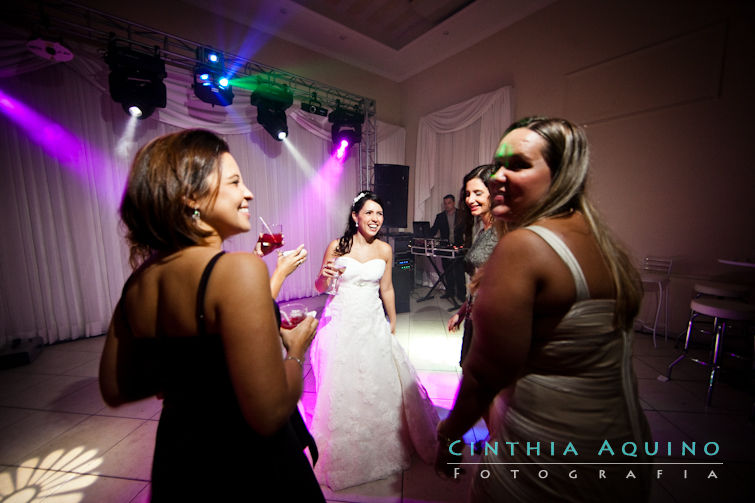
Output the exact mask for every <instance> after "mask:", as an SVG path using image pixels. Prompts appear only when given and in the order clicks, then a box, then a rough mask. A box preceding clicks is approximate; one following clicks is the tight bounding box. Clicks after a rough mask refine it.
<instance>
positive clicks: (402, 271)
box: [391, 253, 414, 313]
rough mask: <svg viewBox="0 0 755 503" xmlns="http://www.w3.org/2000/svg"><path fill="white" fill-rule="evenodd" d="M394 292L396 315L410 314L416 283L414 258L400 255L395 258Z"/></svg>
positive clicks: (403, 254)
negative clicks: (413, 285) (413, 288)
mask: <svg viewBox="0 0 755 503" xmlns="http://www.w3.org/2000/svg"><path fill="white" fill-rule="evenodd" d="M391 276H392V278H393V292H394V295H395V298H396V313H408V312H409V311H410V309H411V304H410V298H411V292H412V284H413V283H414V256H413V255H412V254H411V253H399V254H396V255H394V256H393V271H392V274H391Z"/></svg>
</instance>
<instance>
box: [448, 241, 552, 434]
mask: <svg viewBox="0 0 755 503" xmlns="http://www.w3.org/2000/svg"><path fill="white" fill-rule="evenodd" d="M542 244H543V243H542V241H541V240H539V238H538V237H537V236H536V235H535V234H534V233H532V232H529V231H525V230H521V231H514V232H511V233H510V234H508V235H507V236H506V237H505V238H504V239H502V240H501V242H500V244H499V245H498V246H497V247H496V249H495V251H494V252H493V254H492V256H491V257H490V259H489V260H488V262H487V263H486V265H485V266H484V270H483V275H482V279H481V281H480V287H479V290H478V292H477V297H476V298H475V303H474V307H473V308H472V320H473V323H474V330H475V334H474V338H473V339H472V346H471V348H470V351H469V354H468V355H467V357H466V359H465V361H464V369H463V377H462V381H461V384H460V387H459V392H458V395H457V397H456V403H455V404H454V408H453V410H452V411H451V413H450V414H449V416H448V418H447V419H446V420H445V421H444V422H443V423H441V425H440V426H439V428H438V431H439V433H440V434H441V435H442V436H444V437H448V438H451V439H458V438H461V436H462V435H463V434H464V433H465V432H466V431H467V430H469V428H471V427H472V426H473V425H474V423H475V422H476V421H477V420H478V419H479V418H480V416H481V415H482V414H483V413H484V412H485V411H486V410H487V409H488V407H489V406H490V402H491V401H492V400H493V398H494V397H495V396H496V395H497V394H498V393H499V392H500V391H501V390H502V389H504V388H505V387H507V386H509V385H511V384H512V383H514V382H515V381H516V379H517V377H518V376H519V375H520V373H521V371H522V369H523V367H524V364H525V361H526V358H527V354H528V352H529V349H530V342H531V338H532V319H533V306H534V301H535V294H536V292H537V285H538V282H539V281H540V279H541V273H540V267H539V265H538V260H537V257H538V251H540V249H541V246H542Z"/></svg>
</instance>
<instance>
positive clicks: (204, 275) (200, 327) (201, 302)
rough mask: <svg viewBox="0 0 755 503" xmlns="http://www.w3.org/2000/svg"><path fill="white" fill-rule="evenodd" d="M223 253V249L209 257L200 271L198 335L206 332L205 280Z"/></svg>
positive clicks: (208, 277)
mask: <svg viewBox="0 0 755 503" xmlns="http://www.w3.org/2000/svg"><path fill="white" fill-rule="evenodd" d="M224 253H225V251H220V252H218V253H217V254H216V255H215V256H214V257H212V258H211V259H210V261H209V262H208V263H207V265H206V266H205V268H204V271H203V272H202V278H201V279H200V280H199V288H198V289H197V330H198V331H199V335H205V334H206V331H205V326H204V295H205V292H206V291H207V281H208V280H209V279H210V273H211V272H212V269H213V268H214V267H215V263H216V262H217V261H218V259H219V258H220V256H221V255H223V254H224Z"/></svg>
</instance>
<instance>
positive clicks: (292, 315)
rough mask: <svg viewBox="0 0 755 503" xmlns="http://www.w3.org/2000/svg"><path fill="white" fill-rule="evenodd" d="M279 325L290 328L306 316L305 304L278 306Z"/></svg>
mask: <svg viewBox="0 0 755 503" xmlns="http://www.w3.org/2000/svg"><path fill="white" fill-rule="evenodd" d="M280 310H281V327H282V328H287V329H289V330H290V329H292V328H294V327H295V326H296V325H298V324H299V323H301V322H302V321H304V318H306V317H307V306H305V305H304V304H297V303H292V304H285V305H282V306H280Z"/></svg>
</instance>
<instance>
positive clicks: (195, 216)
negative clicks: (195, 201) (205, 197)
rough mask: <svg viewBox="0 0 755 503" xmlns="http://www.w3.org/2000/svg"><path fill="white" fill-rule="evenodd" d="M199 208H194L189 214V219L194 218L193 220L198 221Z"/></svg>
mask: <svg viewBox="0 0 755 503" xmlns="http://www.w3.org/2000/svg"><path fill="white" fill-rule="evenodd" d="M199 217H200V215H199V208H194V213H192V214H191V219H192V220H194V222H199Z"/></svg>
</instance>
